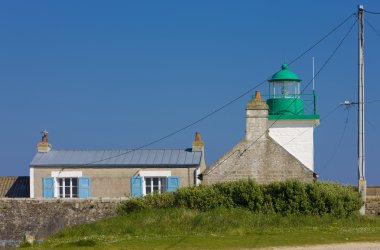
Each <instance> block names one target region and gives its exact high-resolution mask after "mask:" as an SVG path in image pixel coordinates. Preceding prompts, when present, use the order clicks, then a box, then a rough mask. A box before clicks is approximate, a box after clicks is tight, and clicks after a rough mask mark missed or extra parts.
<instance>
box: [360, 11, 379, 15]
mask: <svg viewBox="0 0 380 250" xmlns="http://www.w3.org/2000/svg"><path fill="white" fill-rule="evenodd" d="M363 11H364V12H365V13H368V14H373V15H380V12H375V11H369V10H363Z"/></svg>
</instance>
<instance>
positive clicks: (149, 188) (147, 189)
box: [145, 186, 152, 194]
mask: <svg viewBox="0 0 380 250" xmlns="http://www.w3.org/2000/svg"><path fill="white" fill-rule="evenodd" d="M151 192H152V191H151V187H150V186H149V187H145V193H146V194H150V193H151Z"/></svg>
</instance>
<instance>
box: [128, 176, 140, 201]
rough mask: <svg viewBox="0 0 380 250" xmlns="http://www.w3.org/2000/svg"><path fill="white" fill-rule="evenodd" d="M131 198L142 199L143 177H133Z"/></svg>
mask: <svg viewBox="0 0 380 250" xmlns="http://www.w3.org/2000/svg"><path fill="white" fill-rule="evenodd" d="M131 197H142V177H141V176H132V177H131Z"/></svg>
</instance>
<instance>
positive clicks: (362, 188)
mask: <svg viewBox="0 0 380 250" xmlns="http://www.w3.org/2000/svg"><path fill="white" fill-rule="evenodd" d="M363 14H364V7H363V5H359V6H358V18H359V43H358V45H359V48H358V52H359V55H358V59H359V64H358V70H359V71H358V109H359V110H358V167H359V171H358V175H359V192H360V194H361V197H362V202H363V206H362V207H361V208H360V214H362V215H364V214H365V205H366V189H367V184H366V180H365V141H364V139H365V138H364V135H365V134H364V17H363Z"/></svg>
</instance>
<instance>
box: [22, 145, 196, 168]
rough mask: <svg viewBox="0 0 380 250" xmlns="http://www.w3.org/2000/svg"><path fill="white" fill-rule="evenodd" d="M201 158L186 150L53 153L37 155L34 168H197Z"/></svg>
mask: <svg viewBox="0 0 380 250" xmlns="http://www.w3.org/2000/svg"><path fill="white" fill-rule="evenodd" d="M201 157H202V152H192V151H191V150H184V149H138V150H51V151H50V152H47V153H37V154H36V155H35V156H34V158H33V160H32V162H31V163H30V166H66V167H67V166H83V167H86V166H87V167H91V166H105V167H107V166H108V167H110V166H120V167H121V166H149V167H155V166H156V167H159V166H194V165H199V164H200V161H201Z"/></svg>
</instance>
